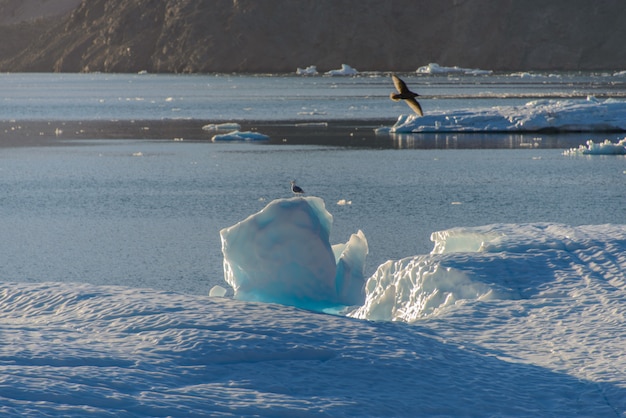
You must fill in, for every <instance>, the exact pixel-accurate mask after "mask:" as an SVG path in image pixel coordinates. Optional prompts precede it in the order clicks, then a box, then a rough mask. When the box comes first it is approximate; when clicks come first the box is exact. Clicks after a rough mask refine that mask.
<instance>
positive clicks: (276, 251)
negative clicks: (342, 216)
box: [220, 196, 368, 310]
mask: <svg viewBox="0 0 626 418" xmlns="http://www.w3.org/2000/svg"><path fill="white" fill-rule="evenodd" d="M332 222H333V218H332V215H331V214H330V213H328V212H327V211H326V208H325V205H324V201H323V200H322V199H320V198H318V197H313V196H309V197H294V198H291V199H278V200H274V201H272V202H270V203H269V204H268V205H267V206H266V207H265V208H264V209H263V210H261V211H260V212H258V213H256V214H254V215H252V216H250V217H248V218H247V219H245V220H244V221H241V222H239V223H237V224H236V225H234V226H231V227H229V228H225V229H222V230H221V231H220V236H221V239H222V252H223V254H224V279H225V281H226V283H228V284H229V285H230V286H231V287H232V288H233V290H234V297H235V298H236V299H241V300H248V301H261V302H272V303H280V304H284V305H292V306H298V307H301V308H305V309H312V310H323V309H326V308H331V307H338V306H345V305H355V304H360V303H362V302H363V299H364V295H363V284H364V282H365V278H364V272H363V269H364V266H365V257H366V255H367V251H368V247H367V240H366V239H365V236H364V235H363V233H362V232H361V231H359V232H358V233H357V234H353V235H352V237H351V238H350V240H349V241H348V242H347V243H346V244H343V245H340V246H336V247H334V248H333V247H331V245H330V242H329V236H330V229H331V226H332Z"/></svg>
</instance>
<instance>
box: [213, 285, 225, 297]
mask: <svg viewBox="0 0 626 418" xmlns="http://www.w3.org/2000/svg"><path fill="white" fill-rule="evenodd" d="M227 292H228V290H226V289H225V288H223V287H222V286H219V285H217V286H213V287H212V288H211V290H210V291H209V297H212V298H223V297H224V296H226V293H227Z"/></svg>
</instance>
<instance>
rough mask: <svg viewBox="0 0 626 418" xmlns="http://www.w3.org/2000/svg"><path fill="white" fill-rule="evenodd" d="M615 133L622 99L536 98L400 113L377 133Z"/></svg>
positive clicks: (624, 114)
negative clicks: (517, 102)
mask: <svg viewBox="0 0 626 418" xmlns="http://www.w3.org/2000/svg"><path fill="white" fill-rule="evenodd" d="M537 131H571V132H615V131H626V102H624V101H618V100H614V99H607V100H604V101H601V100H597V99H595V98H593V97H590V98H588V99H587V100H584V101H583V100H536V101H531V102H528V103H526V105H524V106H496V107H491V108H483V109H461V110H458V111H453V112H432V113H430V114H427V115H425V116H423V117H419V116H417V115H409V116H406V115H401V116H400V117H399V118H398V120H397V122H396V123H395V124H394V125H393V126H392V127H390V128H382V129H378V130H377V132H390V133H417V132H537Z"/></svg>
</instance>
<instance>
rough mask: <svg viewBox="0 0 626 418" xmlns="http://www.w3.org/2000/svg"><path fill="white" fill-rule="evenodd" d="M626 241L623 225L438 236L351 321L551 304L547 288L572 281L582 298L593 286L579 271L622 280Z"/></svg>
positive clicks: (371, 285)
mask: <svg viewBox="0 0 626 418" xmlns="http://www.w3.org/2000/svg"><path fill="white" fill-rule="evenodd" d="M625 238H626V226H624V225H604V226H581V227H570V226H566V225H561V224H548V223H538V224H521V225H518V224H512V225H506V224H498V225H489V226H483V227H474V228H455V229H451V230H447V231H440V232H435V233H433V234H432V236H431V240H433V241H434V243H435V245H434V249H433V251H432V252H431V254H429V255H418V256H414V257H408V258H405V259H402V260H399V261H388V262H386V263H385V264H383V265H381V266H380V267H378V270H377V271H376V273H375V274H374V275H373V276H372V277H370V278H369V279H368V281H367V283H366V285H365V293H366V300H365V303H364V304H363V306H361V307H359V308H357V309H355V310H354V311H353V312H352V313H351V314H350V315H351V316H353V317H356V318H362V319H369V320H385V321H404V322H415V321H418V320H421V319H425V318H430V317H434V316H438V315H440V314H441V313H442V312H445V311H447V310H449V308H451V307H455V306H458V305H459V304H460V305H463V304H468V303H470V304H472V303H478V302H484V301H494V300H518V299H527V298H533V297H535V296H540V297H549V294H548V293H545V294H540V292H541V289H544V288H546V287H550V286H551V284H553V283H554V282H555V281H557V280H558V278H568V279H567V280H569V282H568V283H567V285H566V286H565V285H563V284H561V285H562V286H564V287H568V288H569V289H570V290H571V292H572V293H571V294H572V295H576V294H577V293H578V292H580V291H584V289H583V288H584V287H586V286H587V285H586V284H585V283H584V281H583V282H581V281H580V280H579V277H578V276H576V275H573V276H572V273H571V272H572V271H577V272H585V273H583V274H585V275H589V274H591V272H593V274H594V275H598V276H599V277H598V279H599V281H600V282H601V283H606V282H608V281H610V280H612V279H615V278H617V277H620V276H621V275H622V273H621V271H622V269H623V268H624V267H626V259H624V257H623V255H622V254H621V252H622V250H623V244H622V243H623V242H624V239H625ZM617 260H621V265H620V263H619V262H617V263H616V261H617ZM605 261H606V263H605ZM597 263H605V264H603V265H601V267H600V265H598V264H597ZM538 294H539V295H538ZM561 296H563V294H561Z"/></svg>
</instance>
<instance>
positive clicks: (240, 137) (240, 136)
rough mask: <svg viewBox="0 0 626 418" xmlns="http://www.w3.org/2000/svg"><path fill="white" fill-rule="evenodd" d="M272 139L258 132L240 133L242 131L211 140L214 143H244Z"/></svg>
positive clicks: (218, 136) (217, 136) (215, 136)
mask: <svg viewBox="0 0 626 418" xmlns="http://www.w3.org/2000/svg"><path fill="white" fill-rule="evenodd" d="M269 140H270V137H269V136H267V135H263V134H260V133H258V132H250V131H246V132H240V131H232V132H229V133H226V134H217V135H214V136H213V138H211V141H213V142H243V141H250V142H256V141H269Z"/></svg>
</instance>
